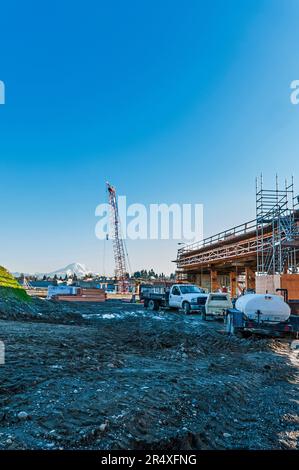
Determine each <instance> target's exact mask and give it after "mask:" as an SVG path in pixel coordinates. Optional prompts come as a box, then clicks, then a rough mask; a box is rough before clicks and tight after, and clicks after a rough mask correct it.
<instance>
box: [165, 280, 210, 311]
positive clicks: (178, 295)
mask: <svg viewBox="0 0 299 470" xmlns="http://www.w3.org/2000/svg"><path fill="white" fill-rule="evenodd" d="M206 300H207V294H205V293H204V290H203V289H200V288H199V287H197V286H194V285H192V284H175V285H173V286H172V287H171V289H170V292H169V301H168V303H169V307H171V308H178V309H182V310H184V312H185V313H189V312H191V311H200V310H201V306H204V305H205V303H206Z"/></svg>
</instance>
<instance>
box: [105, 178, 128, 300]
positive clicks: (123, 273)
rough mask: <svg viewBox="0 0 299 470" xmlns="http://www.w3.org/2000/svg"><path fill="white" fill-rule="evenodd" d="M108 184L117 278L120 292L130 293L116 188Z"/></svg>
mask: <svg viewBox="0 0 299 470" xmlns="http://www.w3.org/2000/svg"><path fill="white" fill-rule="evenodd" d="M106 184H107V190H108V197H109V205H110V223H111V227H112V231H113V252H114V262H115V277H116V280H117V282H118V291H119V292H121V293H123V294H124V293H127V292H128V287H129V286H128V281H127V266H126V257H125V248H124V241H123V238H122V234H121V225H120V218H119V213H118V204H117V198H116V190H115V188H114V187H113V186H112V185H111V184H109V183H108V182H107V183H106Z"/></svg>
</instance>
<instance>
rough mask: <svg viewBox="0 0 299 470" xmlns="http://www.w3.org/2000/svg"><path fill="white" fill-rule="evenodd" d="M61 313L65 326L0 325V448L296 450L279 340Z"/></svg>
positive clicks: (195, 320) (97, 310) (292, 396)
mask: <svg viewBox="0 0 299 470" xmlns="http://www.w3.org/2000/svg"><path fill="white" fill-rule="evenodd" d="M65 308H66V309H67V310H68V312H70V310H72V311H73V312H74V315H71V316H70V318H71V320H70V321H69V322H68V324H59V322H58V320H57V319H56V320H55V321H56V324H53V323H52V324H51V323H46V322H45V320H44V319H43V321H44V322H40V321H32V320H27V321H24V320H23V321H16V320H15V317H14V321H10V320H8V319H7V318H6V319H2V320H0V339H1V340H2V341H4V342H5V345H6V363H5V365H1V366H0V377H1V380H0V448H1V449H148V450H149V449H153V450H160V449H163V450H179V449H184V450H185V449H236V448H237V449H240V448H241V449H298V448H299V395H298V383H299V377H298V367H299V360H298V359H299V352H298V350H297V351H291V349H290V347H289V344H288V342H280V341H278V340H269V339H268V340H265V339H264V340H260V339H259V340H258V339H239V338H236V337H228V336H227V335H226V334H225V333H224V331H223V329H224V327H223V325H222V324H219V323H214V322H204V321H202V320H201V319H200V318H199V317H198V316H196V315H190V316H188V317H186V316H184V315H183V314H181V313H172V312H168V313H163V312H159V313H148V312H146V311H144V310H143V307H142V306H138V305H129V304H124V303H121V302H120V301H119V302H113V301H108V302H106V303H105V304H97V305H87V304H85V305H82V304H80V305H72V306H71V307H70V306H67V307H65ZM77 313H82V314H83V315H84V321H83V323H82V322H80V321H77V322H76V319H77V318H78V317H77ZM37 320H38V316H37ZM57 322H58V323H57Z"/></svg>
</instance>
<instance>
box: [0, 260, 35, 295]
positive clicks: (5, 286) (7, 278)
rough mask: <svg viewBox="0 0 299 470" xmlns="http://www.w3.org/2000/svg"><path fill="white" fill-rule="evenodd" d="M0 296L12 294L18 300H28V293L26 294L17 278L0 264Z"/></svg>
mask: <svg viewBox="0 0 299 470" xmlns="http://www.w3.org/2000/svg"><path fill="white" fill-rule="evenodd" d="M0 296H1V297H9V296H14V297H17V298H18V299H20V300H25V301H28V300H30V297H29V295H27V293H26V291H25V290H24V289H23V288H22V287H21V286H20V284H19V283H18V282H17V280H16V279H15V278H14V277H13V276H12V275H11V274H10V273H9V272H8V271H7V269H5V268H3V267H2V266H0Z"/></svg>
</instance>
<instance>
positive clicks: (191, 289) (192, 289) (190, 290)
mask: <svg viewBox="0 0 299 470" xmlns="http://www.w3.org/2000/svg"><path fill="white" fill-rule="evenodd" d="M180 289H181V293H182V294H201V293H202V290H200V289H199V288H198V287H196V286H180Z"/></svg>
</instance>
